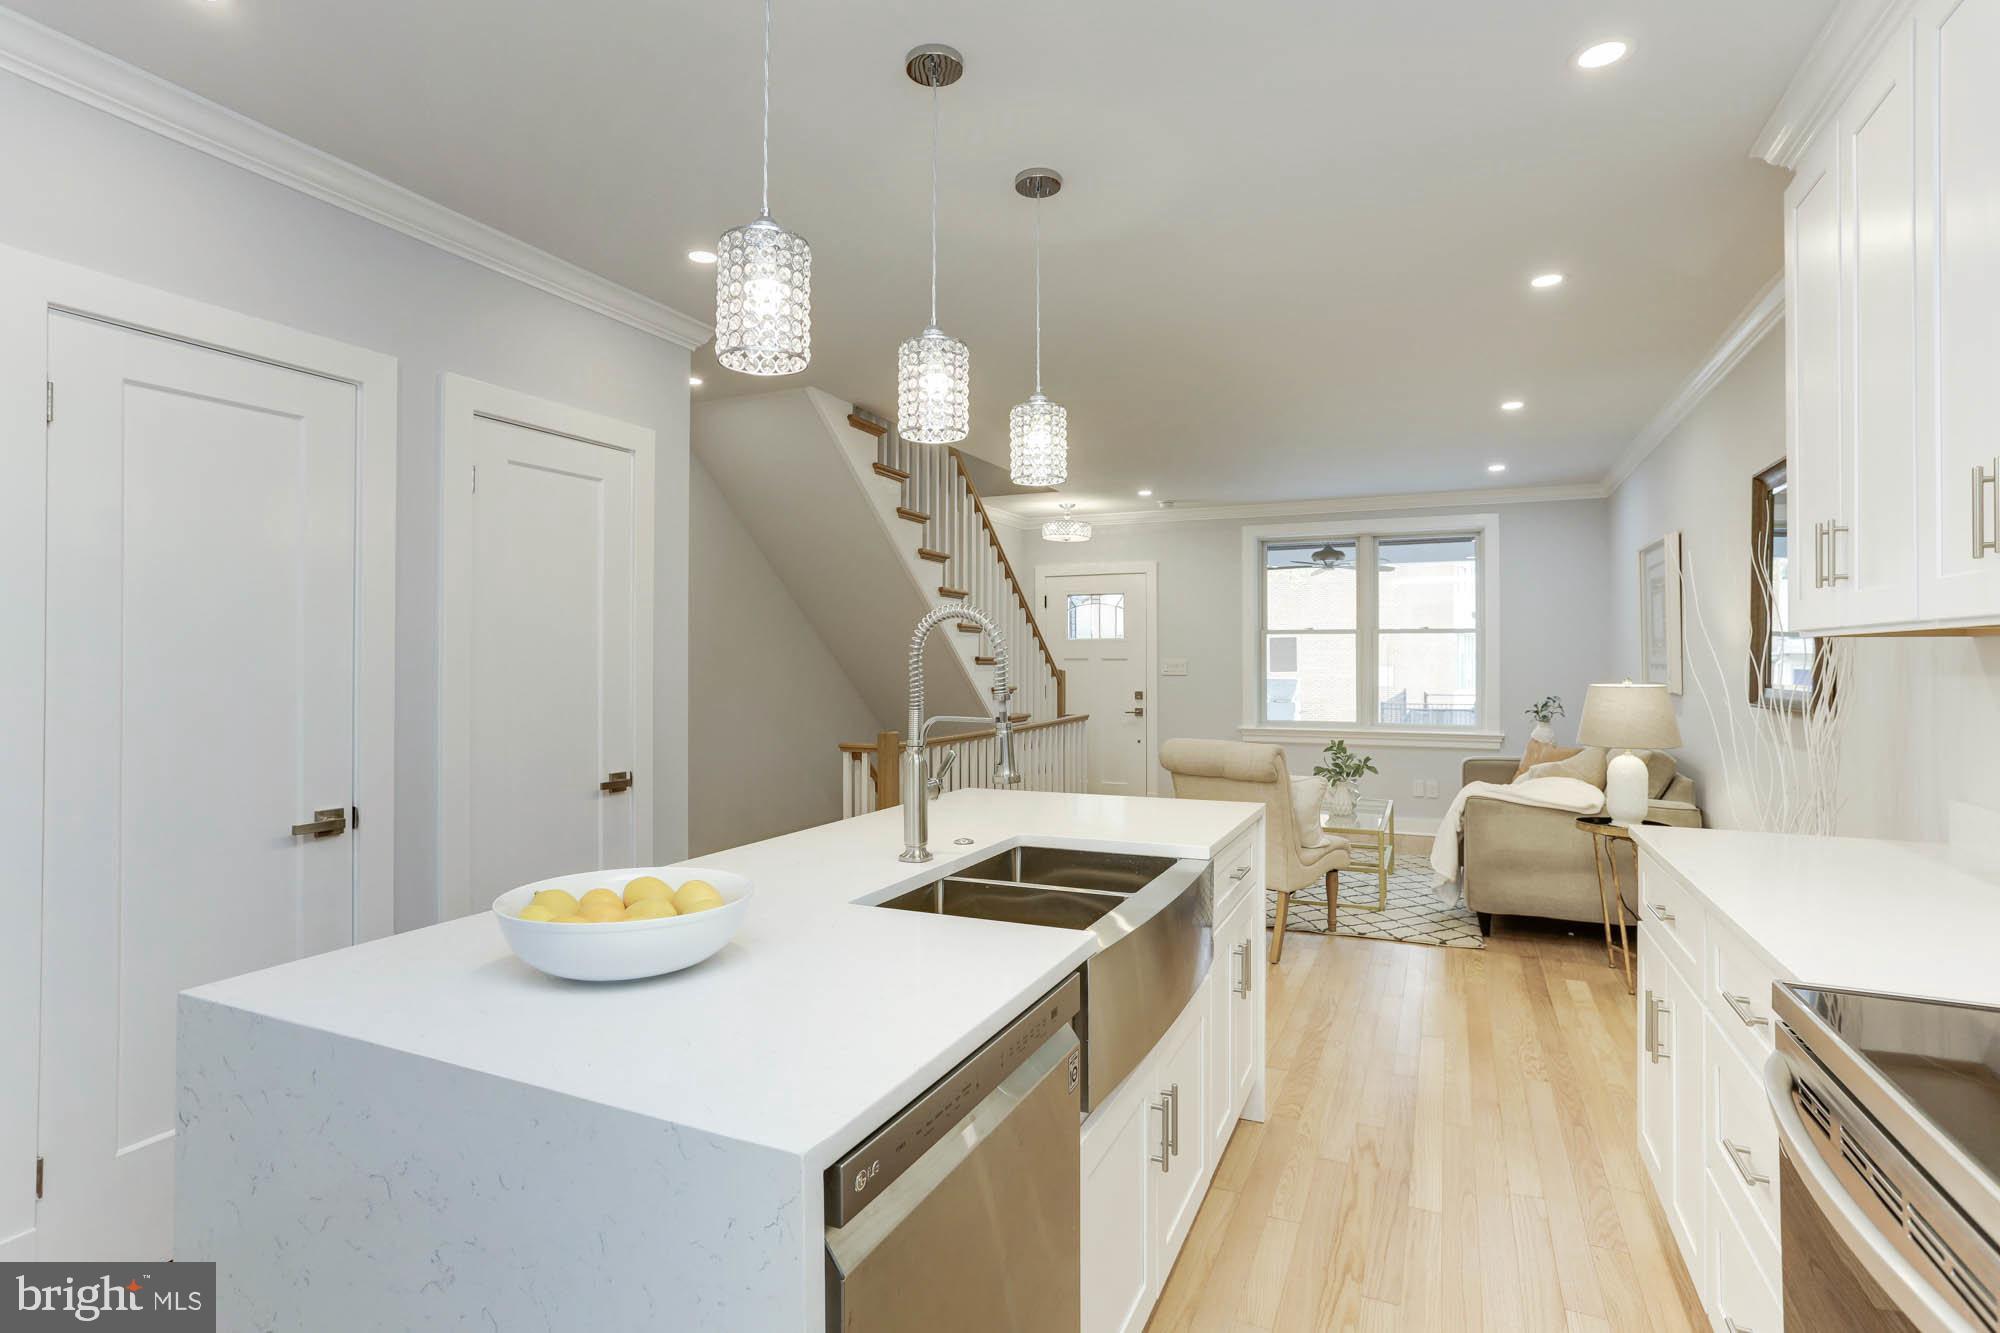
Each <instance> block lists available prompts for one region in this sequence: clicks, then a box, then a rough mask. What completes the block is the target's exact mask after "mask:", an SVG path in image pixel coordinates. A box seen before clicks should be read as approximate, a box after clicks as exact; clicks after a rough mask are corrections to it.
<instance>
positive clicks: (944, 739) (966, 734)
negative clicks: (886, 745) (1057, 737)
mask: <svg viewBox="0 0 2000 1333" xmlns="http://www.w3.org/2000/svg"><path fill="white" fill-rule="evenodd" d="M1089 720H1090V714H1088V713H1077V714H1075V715H1073V716H1070V717H1052V718H1049V719H1047V720H1046V721H1042V722H1022V723H1019V724H1018V725H1016V726H1015V728H1014V734H1015V735H1016V736H1019V735H1022V734H1024V733H1026V732H1030V731H1041V730H1043V729H1045V728H1047V727H1060V726H1063V725H1065V724H1066V723H1070V722H1087V721H1089ZM992 734H993V728H991V727H988V728H986V729H985V730H984V731H955V732H953V733H952V734H951V735H949V736H933V737H931V738H930V740H928V741H926V742H925V744H927V745H946V744H949V743H951V742H953V741H976V740H978V739H979V738H980V737H982V736H991V735H992ZM884 735H888V736H895V737H896V744H897V746H898V748H900V747H901V745H902V736H901V734H900V733H898V732H894V731H891V732H885V733H884ZM877 748H878V742H876V741H842V742H841V743H840V752H841V753H842V754H874V753H876V751H877Z"/></svg>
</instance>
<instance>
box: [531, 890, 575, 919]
mask: <svg viewBox="0 0 2000 1333" xmlns="http://www.w3.org/2000/svg"><path fill="white" fill-rule="evenodd" d="M534 906H536V907H546V908H548V909H549V911H551V912H553V913H555V915H557V916H567V915H568V914H569V913H571V912H574V911H575V910H576V899H575V898H572V897H571V896H570V895H569V894H567V893H565V892H563V890H561V889H543V890H542V891H541V892H540V893H538V894H536V895H535V900H534Z"/></svg>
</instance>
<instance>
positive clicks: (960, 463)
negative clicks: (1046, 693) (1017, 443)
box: [951, 449, 1069, 718]
mask: <svg viewBox="0 0 2000 1333" xmlns="http://www.w3.org/2000/svg"><path fill="white" fill-rule="evenodd" d="M951 462H952V466H953V467H955V468H957V469H958V479H959V480H960V481H961V482H963V483H964V484H965V493H966V494H967V495H970V496H971V497H972V509H973V512H974V513H976V514H978V515H979V523H980V526H981V527H983V528H985V529H986V540H987V541H989V542H991V543H992V544H993V553H994V554H995V555H997V556H999V557H1000V568H1001V569H1003V570H1005V571H1006V574H1007V582H1008V584H1009V586H1011V587H1012V588H1013V589H1014V598H1015V600H1016V601H1018V602H1020V604H1021V610H1022V612H1023V613H1024V614H1025V615H1026V616H1027V617H1028V629H1029V630H1030V631H1031V632H1033V634H1034V636H1035V644H1036V646H1038V647H1039V648H1040V649H1041V650H1042V660H1043V661H1044V662H1046V663H1048V666H1049V672H1050V674H1052V675H1053V676H1054V677H1055V679H1056V716H1057V717H1058V718H1060V717H1062V715H1063V714H1064V713H1065V712H1067V711H1068V704H1069V673H1068V672H1067V671H1064V670H1063V669H1062V668H1061V667H1059V666H1057V665H1056V655H1055V654H1054V653H1053V652H1051V651H1049V641H1048V640H1047V639H1045V638H1043V637H1042V627H1041V625H1040V624H1039V623H1037V622H1036V620H1035V604H1034V603H1033V602H1031V601H1029V600H1028V594H1027V593H1026V592H1025V591H1023V590H1022V588H1021V578H1020V576H1019V575H1018V574H1016V573H1015V572H1014V562H1013V561H1012V560H1009V559H1008V558H1007V548H1006V546H1005V545H1003V544H1002V543H1001V541H1000V530H999V529H998V528H996V527H995V526H994V524H993V516H992V515H991V514H988V513H987V512H986V501H985V500H983V499H981V498H980V495H979V488H978V487H977V486H975V485H973V484H972V474H971V473H970V472H968V471H967V470H966V467H965V455H963V454H961V453H960V452H959V451H958V450H956V449H953V450H952V451H951Z"/></svg>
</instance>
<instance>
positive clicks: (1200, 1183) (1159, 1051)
mask: <svg viewBox="0 0 2000 1333" xmlns="http://www.w3.org/2000/svg"><path fill="white" fill-rule="evenodd" d="M1252 834H1253V836H1252V837H1249V838H1245V839H1241V840H1239V841H1238V842H1237V843H1236V844H1234V845H1232V846H1231V847H1228V848H1225V849H1224V850H1223V852H1222V854H1221V855H1220V856H1218V857H1217V858H1216V860H1215V882H1216V895H1217V901H1216V917H1217V920H1218V922H1219V924H1218V925H1217V926H1216V927H1215V929H1214V932H1213V939H1214V945H1215V948H1214V955H1213V961H1212V962H1211V964H1210V966H1209V970H1208V976H1207V979H1206V980H1205V981H1204V982H1203V983H1202V986H1201V988H1200V989H1199V990H1197V991H1196V992H1195V994H1194V996H1193V998H1191V999H1190V1000H1189V1001H1188V1004H1187V1008H1185V1009H1184V1010H1182V1011H1181V1015H1180V1017H1179V1018H1177V1019H1176V1020H1175V1021H1174V1025H1173V1026H1172V1027H1171V1028H1170V1029H1168V1031H1167V1035H1166V1036H1165V1037H1163V1038H1161V1040H1160V1044H1159V1045H1158V1046H1156V1047H1155V1048H1154V1049H1153V1052H1152V1054H1151V1055H1149V1056H1148V1057H1147V1058H1146V1060H1145V1062H1144V1063H1143V1064H1141V1065H1140V1066H1139V1068H1137V1069H1135V1070H1133V1071H1132V1073H1131V1074H1129V1075H1127V1076H1126V1078H1125V1081H1124V1082H1123V1083H1121V1084H1119V1085H1118V1087H1117V1089H1116V1090H1115V1091H1113V1092H1112V1094H1111V1096H1110V1097H1109V1098H1108V1099H1107V1100H1106V1101H1105V1102H1104V1103H1103V1104H1102V1105H1100V1106H1099V1107H1098V1108H1097V1109H1096V1110H1094V1111H1093V1112H1091V1114H1090V1117H1089V1119H1087V1120H1086V1121H1085V1122H1084V1125H1083V1197H1082V1208H1083V1219H1082V1220H1083V1328H1084V1330H1085V1333H1126V1331H1127V1330H1137V1329H1141V1328H1144V1327H1145V1324H1146V1319H1147V1317H1148V1316H1149V1315H1151V1314H1152V1311H1153V1304H1154V1302H1156V1301H1157V1300H1158V1299H1159V1296H1160V1291H1161V1288H1162V1287H1164V1286H1165V1285H1166V1280H1167V1275H1168V1274H1169V1273H1170V1272H1172V1271H1173V1266H1174V1259H1175V1257H1176V1256H1177V1255H1179V1253H1180V1249H1181V1246H1182V1245H1183V1244H1184V1243H1185V1242H1186V1240H1187V1235H1188V1231H1189V1229H1190V1228H1192V1227H1193V1225H1194V1219H1195V1215H1196V1213H1197V1212H1199V1211H1200V1208H1201V1201H1202V1199H1203V1198H1204V1197H1205V1196H1206V1195H1207V1193H1208V1187H1209V1184H1210V1182H1211V1181H1213V1180H1214V1178H1215V1168H1216V1164H1217V1163H1218V1162H1220V1161H1221V1160H1222V1151H1223V1149H1224V1148H1225V1147H1226V1146H1227V1145H1228V1142H1229V1136H1230V1134H1231V1133H1233V1132H1234V1131H1235V1128H1236V1122H1237V1121H1238V1119H1240V1118H1242V1117H1244V1116H1245V1115H1246V1114H1247V1115H1249V1116H1252V1117H1255V1118H1261V1117H1262V1115H1263V1100H1262V1096H1261V1090H1262V1084H1263V1074H1264V967H1265V962H1264V956H1265V954H1264V938H1265V933H1264V930H1263V925H1264V912H1263V903H1264V888H1263V879H1264V876H1263V865H1262V850H1263V849H1262V829H1261V827H1259V828H1256V829H1253V830H1252ZM1238 866H1248V867H1249V869H1248V871H1247V872H1246V873H1245V874H1243V875H1241V876H1237V877H1233V878H1232V872H1233V871H1234V870H1235V869H1236V868H1237V867H1238Z"/></svg>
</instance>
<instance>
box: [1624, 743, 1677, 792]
mask: <svg viewBox="0 0 2000 1333" xmlns="http://www.w3.org/2000/svg"><path fill="white" fill-rule="evenodd" d="M1632 753H1633V754H1636V755H1638V756H1639V757H1640V758H1641V759H1643V760H1645V761H1646V799H1647V800H1649V801H1657V800H1659V799H1660V798H1661V797H1662V796H1665V795H1666V794H1667V788H1669V787H1671V786H1673V785H1674V777H1675V775H1676V774H1678V773H1679V772H1680V768H1679V766H1678V765H1676V764H1675V763H1674V757H1673V756H1672V755H1670V754H1668V753H1667V752H1666V751H1665V750H1634V751H1632Z"/></svg>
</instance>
